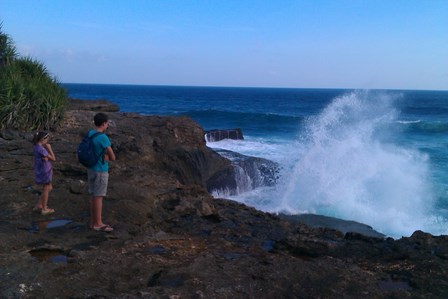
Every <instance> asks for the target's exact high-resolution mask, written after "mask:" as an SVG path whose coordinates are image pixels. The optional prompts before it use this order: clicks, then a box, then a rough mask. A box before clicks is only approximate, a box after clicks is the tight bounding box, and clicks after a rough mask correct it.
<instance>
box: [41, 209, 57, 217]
mask: <svg viewBox="0 0 448 299" xmlns="http://www.w3.org/2000/svg"><path fill="white" fill-rule="evenodd" d="M53 213H54V209H48V210H45V211H44V210H41V212H40V214H41V215H43V216H45V215H50V214H53Z"/></svg>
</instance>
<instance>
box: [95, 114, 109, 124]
mask: <svg viewBox="0 0 448 299" xmlns="http://www.w3.org/2000/svg"><path fill="white" fill-rule="evenodd" d="M108 120H109V118H108V117H107V115H106V114H104V113H102V112H100V113H97V114H96V115H95V117H94V118H93V122H94V123H95V126H97V127H99V126H101V125H102V124H104V123H105V122H107V121H108Z"/></svg>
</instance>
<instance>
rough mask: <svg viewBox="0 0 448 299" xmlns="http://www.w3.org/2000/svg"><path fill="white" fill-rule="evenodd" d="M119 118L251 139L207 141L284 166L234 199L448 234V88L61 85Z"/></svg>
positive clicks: (390, 230)
mask: <svg viewBox="0 0 448 299" xmlns="http://www.w3.org/2000/svg"><path fill="white" fill-rule="evenodd" d="M62 86H63V87H64V88H65V89H66V90H67V92H68V95H69V97H72V98H78V99H85V100H94V99H107V100H109V101H111V102H113V103H115V104H118V105H119V106H120V111H122V112H137V113H141V114H145V115H170V116H173V115H174V116H177V115H186V116H189V117H191V118H192V119H193V120H195V121H196V122H197V123H199V124H200V125H201V126H202V127H203V128H204V129H205V130H211V129H231V128H241V130H242V132H243V134H244V140H222V141H218V142H207V145H208V146H209V147H211V148H215V149H226V150H231V151H234V152H238V153H241V154H244V155H249V156H256V157H262V158H266V159H269V160H272V161H274V162H277V163H278V164H279V165H280V166H281V171H280V175H279V181H278V182H277V184H276V185H275V186H273V187H272V186H271V187H261V188H256V189H254V190H249V191H246V192H242V193H240V194H237V195H232V196H230V195H227V194H214V196H216V197H227V198H230V199H233V200H236V201H239V202H242V203H245V204H247V205H250V206H253V207H255V208H257V209H259V210H263V211H267V212H272V213H287V214H300V213H315V214H320V215H326V216H332V217H337V218H341V219H345V220H354V221H358V222H362V223H365V224H368V225H370V226H371V227H372V228H373V229H375V230H377V231H379V232H382V233H383V234H385V235H387V236H391V237H394V238H400V237H402V236H410V235H411V234H412V233H413V232H414V231H415V230H422V231H425V232H429V233H432V234H433V235H440V234H448V140H447V133H448V91H414V90H349V89H293V88H291V89H289V88H232V87H179V86H138V85H102V84H62Z"/></svg>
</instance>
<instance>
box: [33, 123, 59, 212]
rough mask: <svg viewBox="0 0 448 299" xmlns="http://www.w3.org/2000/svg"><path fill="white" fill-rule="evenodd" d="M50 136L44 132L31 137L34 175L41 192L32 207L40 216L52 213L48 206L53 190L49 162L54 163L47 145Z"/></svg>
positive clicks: (50, 149)
mask: <svg viewBox="0 0 448 299" xmlns="http://www.w3.org/2000/svg"><path fill="white" fill-rule="evenodd" d="M49 137H50V134H48V133H46V132H36V133H35V134H34V136H33V144H34V146H33V151H34V175H35V182H36V184H37V185H42V186H43V190H42V193H41V195H40V196H39V201H38V202H37V205H36V206H35V207H34V209H33V210H34V211H40V213H41V214H42V215H48V214H51V213H54V209H50V208H49V207H48V206H47V204H48V195H49V193H50V191H51V190H52V189H53V186H52V184H51V181H52V178H53V166H52V164H51V161H56V157H55V155H54V153H53V150H52V148H51V145H50V144H49V143H48V139H49Z"/></svg>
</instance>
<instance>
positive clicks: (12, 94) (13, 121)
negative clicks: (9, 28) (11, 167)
mask: <svg viewBox="0 0 448 299" xmlns="http://www.w3.org/2000/svg"><path fill="white" fill-rule="evenodd" d="M66 105H67V95H66V92H65V90H64V89H63V88H62V87H61V86H60V85H59V83H58V82H57V80H56V78H54V77H52V76H51V75H50V73H49V72H48V70H47V69H46V67H45V66H44V65H43V64H42V63H40V62H39V61H37V60H34V59H32V58H30V57H19V56H18V55H17V51H16V48H15V46H14V43H13V41H12V39H11V38H10V37H9V36H8V35H7V34H5V33H3V31H2V24H1V23H0V129H4V128H14V129H20V130H25V131H31V130H37V129H40V130H49V129H52V128H54V127H56V126H57V125H58V124H59V123H60V122H61V120H62V118H63V116H64V112H65V108H66Z"/></svg>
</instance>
